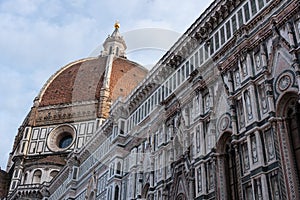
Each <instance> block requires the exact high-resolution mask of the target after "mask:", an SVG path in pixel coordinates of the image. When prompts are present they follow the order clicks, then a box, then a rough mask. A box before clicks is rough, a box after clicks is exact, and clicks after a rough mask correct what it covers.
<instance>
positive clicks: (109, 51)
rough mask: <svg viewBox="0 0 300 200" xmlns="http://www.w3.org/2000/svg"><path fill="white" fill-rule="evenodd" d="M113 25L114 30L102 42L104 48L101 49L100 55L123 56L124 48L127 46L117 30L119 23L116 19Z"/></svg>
mask: <svg viewBox="0 0 300 200" xmlns="http://www.w3.org/2000/svg"><path fill="white" fill-rule="evenodd" d="M114 27H115V30H114V32H113V33H112V34H111V35H109V36H108V37H107V38H106V40H105V41H104V43H103V47H104V49H103V51H102V55H103V56H107V55H115V56H120V57H125V50H126V48H127V46H126V43H125V40H124V39H123V37H122V36H121V34H120V32H119V29H120V23H119V22H118V21H116V23H115V25H114Z"/></svg>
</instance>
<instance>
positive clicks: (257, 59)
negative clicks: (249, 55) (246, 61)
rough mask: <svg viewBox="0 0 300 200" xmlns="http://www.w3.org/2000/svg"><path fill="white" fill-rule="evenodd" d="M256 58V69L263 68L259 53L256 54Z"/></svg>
mask: <svg viewBox="0 0 300 200" xmlns="http://www.w3.org/2000/svg"><path fill="white" fill-rule="evenodd" d="M254 58H255V66H256V69H257V70H259V69H260V68H261V66H262V63H261V59H260V55H259V53H257V54H255V56H254Z"/></svg>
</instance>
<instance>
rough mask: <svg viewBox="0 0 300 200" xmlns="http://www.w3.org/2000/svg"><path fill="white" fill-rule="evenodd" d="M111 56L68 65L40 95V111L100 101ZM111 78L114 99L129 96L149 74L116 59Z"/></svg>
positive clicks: (140, 68)
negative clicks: (47, 108) (47, 107)
mask: <svg viewBox="0 0 300 200" xmlns="http://www.w3.org/2000/svg"><path fill="white" fill-rule="evenodd" d="M107 59H108V57H107V56H101V57H98V58H90V59H83V60H79V61H76V62H73V63H70V64H68V65H67V66H65V67H63V68H62V69H61V70H59V71H58V72H57V73H56V74H54V75H53V76H52V77H51V78H50V79H49V80H48V81H47V83H46V84H45V85H44V87H43V89H42V90H41V92H40V95H39V107H43V106H51V105H59V104H71V103H75V102H83V101H93V100H99V99H100V90H101V88H102V86H103V80H104V75H105V70H106V65H107ZM111 70H112V71H111V76H110V84H109V88H110V97H111V99H112V100H113V101H114V100H116V99H117V98H118V97H119V96H122V97H125V96H127V95H128V94H129V93H130V92H131V91H132V89H133V88H134V87H136V86H137V84H138V83H139V82H140V81H141V80H142V79H143V78H144V77H145V75H146V74H147V70H146V69H145V68H143V67H142V66H140V65H139V64H137V63H134V62H131V61H129V60H127V59H125V58H121V57H116V58H114V60H113V63H112V69H111Z"/></svg>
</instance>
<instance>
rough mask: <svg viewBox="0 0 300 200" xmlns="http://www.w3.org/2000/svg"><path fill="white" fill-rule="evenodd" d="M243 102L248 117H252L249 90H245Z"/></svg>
mask: <svg viewBox="0 0 300 200" xmlns="http://www.w3.org/2000/svg"><path fill="white" fill-rule="evenodd" d="M245 102H246V108H247V114H248V119H252V117H253V116H252V105H251V97H250V92H249V91H246V92H245Z"/></svg>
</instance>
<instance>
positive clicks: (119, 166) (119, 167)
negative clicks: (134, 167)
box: [117, 162, 121, 174]
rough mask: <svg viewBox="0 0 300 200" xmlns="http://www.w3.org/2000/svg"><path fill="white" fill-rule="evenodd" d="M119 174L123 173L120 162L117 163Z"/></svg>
mask: <svg viewBox="0 0 300 200" xmlns="http://www.w3.org/2000/svg"><path fill="white" fill-rule="evenodd" d="M117 174H121V163H120V162H118V164H117Z"/></svg>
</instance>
